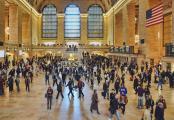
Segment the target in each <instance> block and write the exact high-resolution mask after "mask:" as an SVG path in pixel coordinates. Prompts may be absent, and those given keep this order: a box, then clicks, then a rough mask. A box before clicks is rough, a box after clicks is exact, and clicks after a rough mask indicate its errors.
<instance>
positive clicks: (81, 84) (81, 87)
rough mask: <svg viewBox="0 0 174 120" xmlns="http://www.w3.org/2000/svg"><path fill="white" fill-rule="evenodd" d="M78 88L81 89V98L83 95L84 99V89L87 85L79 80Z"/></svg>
mask: <svg viewBox="0 0 174 120" xmlns="http://www.w3.org/2000/svg"><path fill="white" fill-rule="evenodd" d="M77 87H78V89H79V98H81V95H82V96H83V97H84V94H83V91H82V89H83V88H84V87H85V83H84V82H83V81H82V80H79V81H78V84H77Z"/></svg>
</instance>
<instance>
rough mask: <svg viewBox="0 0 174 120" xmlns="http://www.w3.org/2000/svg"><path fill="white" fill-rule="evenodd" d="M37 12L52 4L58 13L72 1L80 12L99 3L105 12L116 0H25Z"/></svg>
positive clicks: (84, 11)
mask: <svg viewBox="0 0 174 120" xmlns="http://www.w3.org/2000/svg"><path fill="white" fill-rule="evenodd" d="M27 1H28V2H29V3H30V4H31V5H32V6H33V7H34V8H35V9H36V10H37V11H38V12H41V11H42V9H43V7H44V6H45V5H47V4H54V5H55V6H56V7H57V10H58V12H59V13H63V12H64V9H65V7H66V6H67V5H68V4H70V3H74V4H76V5H78V6H79V7H80V10H81V13H86V12H87V10H88V8H89V6H90V5H92V4H99V5H100V6H101V7H102V8H103V11H104V12H107V11H108V10H109V9H110V8H111V7H112V6H113V5H114V4H115V3H116V1H118V0H27Z"/></svg>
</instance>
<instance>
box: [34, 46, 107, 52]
mask: <svg viewBox="0 0 174 120" xmlns="http://www.w3.org/2000/svg"><path fill="white" fill-rule="evenodd" d="M32 48H33V49H65V50H66V51H78V50H79V49H105V50H106V49H107V50H109V48H110V46H108V45H102V46H92V45H79V46H77V47H76V48H73V47H71V48H69V47H67V46H66V45H50V46H46V45H33V46H32Z"/></svg>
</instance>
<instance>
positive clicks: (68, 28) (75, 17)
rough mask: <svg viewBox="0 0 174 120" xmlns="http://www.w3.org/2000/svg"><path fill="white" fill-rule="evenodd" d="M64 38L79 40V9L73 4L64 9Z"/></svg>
mask: <svg viewBox="0 0 174 120" xmlns="http://www.w3.org/2000/svg"><path fill="white" fill-rule="evenodd" d="M65 38H80V9H79V7H78V6H77V5H74V4H70V5H68V6H67V7H66V9H65Z"/></svg>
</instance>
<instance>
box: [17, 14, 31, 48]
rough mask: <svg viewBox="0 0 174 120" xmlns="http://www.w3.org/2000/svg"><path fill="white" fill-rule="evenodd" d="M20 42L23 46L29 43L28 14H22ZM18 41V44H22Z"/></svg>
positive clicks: (29, 23)
mask: <svg viewBox="0 0 174 120" xmlns="http://www.w3.org/2000/svg"><path fill="white" fill-rule="evenodd" d="M22 18H23V19H22V41H20V42H22V43H23V44H24V45H25V46H27V47H30V45H31V32H30V31H31V16H30V15H29V14H27V13H26V14H23V15H22ZM22 43H19V44H22Z"/></svg>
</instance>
